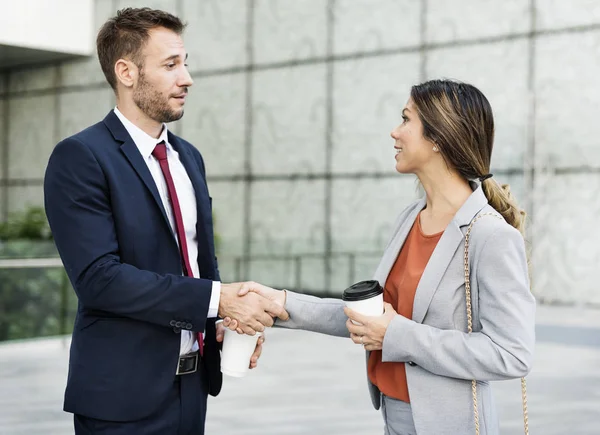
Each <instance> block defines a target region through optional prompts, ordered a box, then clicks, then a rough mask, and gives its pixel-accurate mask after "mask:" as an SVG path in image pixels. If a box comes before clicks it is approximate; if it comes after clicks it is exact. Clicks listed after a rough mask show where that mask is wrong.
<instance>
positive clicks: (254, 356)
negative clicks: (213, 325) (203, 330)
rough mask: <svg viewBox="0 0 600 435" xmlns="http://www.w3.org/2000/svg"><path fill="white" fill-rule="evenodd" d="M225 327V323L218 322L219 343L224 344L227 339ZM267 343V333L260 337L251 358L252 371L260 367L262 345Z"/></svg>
mask: <svg viewBox="0 0 600 435" xmlns="http://www.w3.org/2000/svg"><path fill="white" fill-rule="evenodd" d="M225 329H226V328H225V326H224V325H223V321H221V320H219V321H217V341H218V342H219V343H222V342H223V340H224V339H225ZM264 342H265V333H264V332H263V333H262V335H261V336H260V337H258V342H257V343H256V348H255V349H254V353H253V354H252V356H251V357H250V366H249V367H250V369H255V368H256V367H257V366H258V359H259V358H260V354H261V353H262V345H263V343H264Z"/></svg>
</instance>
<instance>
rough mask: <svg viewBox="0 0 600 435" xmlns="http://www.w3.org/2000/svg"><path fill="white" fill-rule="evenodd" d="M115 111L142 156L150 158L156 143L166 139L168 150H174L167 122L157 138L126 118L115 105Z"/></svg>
mask: <svg viewBox="0 0 600 435" xmlns="http://www.w3.org/2000/svg"><path fill="white" fill-rule="evenodd" d="M114 112H115V115H117V117H118V118H119V120H120V121H121V122H122V123H123V126H124V127H125V129H126V130H127V133H129V136H131V139H133V142H134V143H135V145H136V146H137V147H138V150H139V151H140V154H141V155H142V157H144V159H148V158H149V157H150V156H151V155H152V151H154V148H155V147H156V144H157V143H159V142H161V141H165V144H166V145H167V150H169V149H171V150H172V147H171V144H170V143H169V138H168V132H169V131H168V129H167V125H166V124H164V123H163V129H162V131H161V133H160V136H159V138H158V139H155V138H153V137H152V136H150V135H149V134H147V133H146V132H145V131H144V130H142V129H141V128H139V127H138V126H137V125H135V124H134V123H133V122H131V121H130V120H129V119H127V118H125V115H123V114H122V113H121V111H120V110H119V109H118V108H116V107H115V109H114Z"/></svg>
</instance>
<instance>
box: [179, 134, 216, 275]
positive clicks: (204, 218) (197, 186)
mask: <svg viewBox="0 0 600 435" xmlns="http://www.w3.org/2000/svg"><path fill="white" fill-rule="evenodd" d="M169 143H170V144H171V146H173V148H174V149H175V151H177V153H178V154H179V160H180V161H181V163H182V164H183V166H184V168H185V170H186V172H187V174H188V177H190V181H191V182H192V186H193V187H194V193H195V195H196V209H197V224H196V233H197V236H198V244H199V246H200V247H202V246H206V249H207V250H209V251H210V252H209V255H210V259H212V258H213V257H214V250H213V249H212V246H213V245H212V244H211V243H209V240H211V239H212V237H213V232H212V215H211V210H210V199H209V197H208V189H207V187H206V183H205V181H204V179H203V178H202V177H201V173H200V168H199V166H198V163H197V162H196V160H195V159H194V156H192V155H191V153H190V152H189V151H188V150H187V149H186V148H185V147H184V146H182V144H181V143H180V142H179V139H178V138H177V136H175V135H173V134H171V133H169ZM203 204H204V205H209V207H208V208H207V207H203ZM201 252H202V249H201V248H200V249H198V259H200V257H201ZM210 264H212V261H211V262H210ZM199 266H200V270H201V271H202V270H203V265H202V264H200V263H199ZM211 273H212V272H211ZM202 275H203V276H202V277H203V278H205V277H206V278H212V277H209V276H206V273H204V274H202Z"/></svg>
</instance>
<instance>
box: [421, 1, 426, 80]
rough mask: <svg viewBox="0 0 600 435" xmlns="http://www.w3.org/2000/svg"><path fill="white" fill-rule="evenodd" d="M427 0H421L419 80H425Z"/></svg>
mask: <svg viewBox="0 0 600 435" xmlns="http://www.w3.org/2000/svg"><path fill="white" fill-rule="evenodd" d="M427 6H428V4H427V0H421V46H420V48H419V51H420V53H421V62H420V64H419V80H420V81H421V82H424V81H425V80H427V48H426V46H427Z"/></svg>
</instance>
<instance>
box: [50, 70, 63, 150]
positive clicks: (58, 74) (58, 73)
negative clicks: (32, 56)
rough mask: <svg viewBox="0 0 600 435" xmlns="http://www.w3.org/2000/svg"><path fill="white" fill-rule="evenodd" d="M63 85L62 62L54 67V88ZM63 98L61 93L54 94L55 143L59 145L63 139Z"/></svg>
mask: <svg viewBox="0 0 600 435" xmlns="http://www.w3.org/2000/svg"><path fill="white" fill-rule="evenodd" d="M61 84H62V68H60V62H59V63H57V64H55V65H54V86H56V87H59V86H60V85H61ZM61 98H62V93H61V92H56V93H55V94H54V126H53V129H54V132H53V133H54V135H53V138H52V139H53V141H54V143H55V144H57V143H58V142H59V141H60V140H61V139H62V138H61V137H60V126H61V125H62V113H61V110H60V106H61V105H60V101H61Z"/></svg>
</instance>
